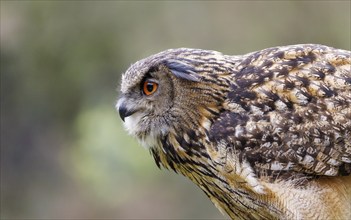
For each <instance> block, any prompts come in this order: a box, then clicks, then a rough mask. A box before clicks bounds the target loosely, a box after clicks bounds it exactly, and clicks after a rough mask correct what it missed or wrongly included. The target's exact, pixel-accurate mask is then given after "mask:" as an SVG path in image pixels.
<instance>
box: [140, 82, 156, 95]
mask: <svg viewBox="0 0 351 220" xmlns="http://www.w3.org/2000/svg"><path fill="white" fill-rule="evenodd" d="M157 87H158V84H157V83H155V82H152V81H149V80H146V81H145V82H144V85H143V92H144V94H145V95H147V96H149V95H152V94H154V92H156V90H157Z"/></svg>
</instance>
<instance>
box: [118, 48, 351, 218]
mask: <svg viewBox="0 0 351 220" xmlns="http://www.w3.org/2000/svg"><path fill="white" fill-rule="evenodd" d="M146 79H153V80H155V81H157V82H158V84H159V90H158V91H157V92H156V93H155V94H154V95H152V96H145V95H144V94H142V92H141V91H140V88H141V84H142V83H143V82H145V80H146ZM121 92H122V95H121V98H120V100H119V101H118V104H117V108H119V111H120V112H121V113H122V114H123V117H122V118H123V119H124V118H125V119H126V121H125V125H126V128H127V130H128V131H129V132H130V133H131V134H132V135H133V136H135V137H136V138H137V139H138V140H139V141H140V142H141V143H142V144H143V145H144V146H146V147H148V148H149V149H150V151H151V153H152V155H153V157H154V159H155V161H156V164H157V165H158V166H159V167H161V166H163V167H165V168H167V169H172V170H174V171H175V172H178V173H181V174H183V175H185V176H187V177H188V178H190V179H191V180H192V181H193V182H194V183H195V184H197V185H198V186H199V187H200V188H201V189H202V190H203V191H204V192H205V193H206V195H207V196H208V197H209V198H210V199H211V201H212V202H213V203H214V204H215V205H216V206H217V207H218V208H219V209H220V210H221V211H222V212H224V213H227V214H228V215H229V216H230V217H231V218H233V219H236V218H238V219H278V218H280V219H282V218H292V219H311V218H314V219H317V218H349V217H351V211H350V203H349V201H351V192H350V190H349V189H350V187H351V178H350V177H351V176H350V174H351V54H350V51H346V50H341V49H335V48H331V47H327V46H323V45H314V44H305V45H291V46H283V47H274V48H268V49H265V50H261V51H257V52H253V53H249V54H246V55H242V56H228V55H223V54H221V53H219V52H216V51H207V50H200V49H187V48H180V49H171V50H167V51H164V52H161V53H159V54H156V55H152V56H150V57H148V58H146V59H143V60H141V61H138V62H136V63H135V64H133V65H132V66H131V67H130V68H129V69H128V70H127V71H126V73H125V74H124V75H123V77H122V86H121ZM127 116H128V117H127ZM320 207H323V211H318V212H317V211H316V210H317V209H320ZM338 210H339V211H338ZM345 210H349V211H345Z"/></svg>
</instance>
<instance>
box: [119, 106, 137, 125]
mask: <svg viewBox="0 0 351 220" xmlns="http://www.w3.org/2000/svg"><path fill="white" fill-rule="evenodd" d="M118 112H119V116H120V117H121V119H122V121H124V119H125V118H126V117H128V116H130V115H132V114H134V113H135V112H136V111H134V110H131V109H128V108H127V107H126V106H125V105H123V104H122V105H119V106H118Z"/></svg>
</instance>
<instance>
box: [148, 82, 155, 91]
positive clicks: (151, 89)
mask: <svg viewBox="0 0 351 220" xmlns="http://www.w3.org/2000/svg"><path fill="white" fill-rule="evenodd" d="M146 89H147V91H148V92H152V91H153V90H154V84H153V83H151V82H148V83H147V85H146Z"/></svg>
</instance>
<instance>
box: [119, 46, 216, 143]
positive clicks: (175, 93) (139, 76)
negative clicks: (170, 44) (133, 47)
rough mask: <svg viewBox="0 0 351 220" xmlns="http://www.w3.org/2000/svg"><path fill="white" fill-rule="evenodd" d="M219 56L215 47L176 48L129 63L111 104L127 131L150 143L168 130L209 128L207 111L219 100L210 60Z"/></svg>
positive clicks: (157, 139)
mask: <svg viewBox="0 0 351 220" xmlns="http://www.w3.org/2000/svg"><path fill="white" fill-rule="evenodd" d="M220 58H222V59H223V55H222V54H220V53H219V52H215V51H204V50H197V49H187V48H180V49H170V50H166V51H164V52H161V53H158V54H155V55H152V56H150V57H148V58H145V59H143V60H140V61H138V62H136V63H135V64H133V65H132V66H131V67H130V68H129V69H128V70H127V71H126V72H125V73H124V74H123V75H122V83H121V90H120V91H121V95H120V98H119V100H118V102H117V105H116V108H117V110H118V111H119V114H120V116H121V118H122V120H123V121H124V126H125V128H126V130H127V131H128V132H129V133H130V134H131V135H132V136H135V137H136V138H137V139H138V140H139V141H140V142H141V144H142V145H143V146H145V147H154V146H157V145H158V141H159V140H160V139H161V138H162V137H164V136H166V135H167V134H168V133H169V132H175V133H177V132H184V131H186V130H187V129H191V130H194V129H195V130H196V129H198V127H200V126H207V127H208V126H209V119H208V118H209V115H211V114H212V113H213V112H217V110H218V106H219V105H220V103H219V101H220V99H219V98H218V97H219V96H220V90H218V88H214V83H213V82H211V80H209V78H212V77H209V75H210V74H213V73H214V69H213V68H214V66H211V65H209V63H210V62H209V60H210V59H220ZM205 64H206V65H205ZM212 80H213V79H212ZM217 87H218V86H217ZM214 90H215V91H216V92H215V93H216V94H217V95H216V94H214V93H213V91H214Z"/></svg>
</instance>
